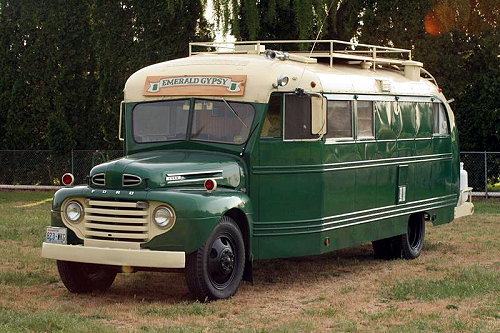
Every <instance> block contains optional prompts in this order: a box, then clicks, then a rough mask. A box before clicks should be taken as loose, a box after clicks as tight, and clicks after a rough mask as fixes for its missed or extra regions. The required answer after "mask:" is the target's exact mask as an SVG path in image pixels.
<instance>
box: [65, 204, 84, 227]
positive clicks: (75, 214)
mask: <svg viewBox="0 0 500 333" xmlns="http://www.w3.org/2000/svg"><path fill="white" fill-rule="evenodd" d="M65 213H66V218H67V219H68V220H69V221H70V222H73V223H78V222H80V220H81V219H82V217H83V207H82V205H80V203H78V202H77V201H71V202H70V203H69V204H68V205H67V206H66V211H65Z"/></svg>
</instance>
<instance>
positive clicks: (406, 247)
mask: <svg viewBox="0 0 500 333" xmlns="http://www.w3.org/2000/svg"><path fill="white" fill-rule="evenodd" d="M424 238H425V220H424V215H423V214H415V215H411V216H410V218H409V219H408V231H407V232H406V234H404V235H401V250H402V251H401V252H402V256H403V258H404V259H416V258H418V257H419V256H420V252H422V249H423V248H424Z"/></svg>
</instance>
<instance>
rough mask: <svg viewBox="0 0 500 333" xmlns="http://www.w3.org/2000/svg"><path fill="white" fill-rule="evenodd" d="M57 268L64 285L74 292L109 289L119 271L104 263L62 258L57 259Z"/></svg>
mask: <svg viewBox="0 0 500 333" xmlns="http://www.w3.org/2000/svg"><path fill="white" fill-rule="evenodd" d="M57 270H58V271H59V276H60V277H61V280H62V282H63V284H64V286H65V287H66V288H67V289H68V290H69V291H71V292H72V293H86V292H91V291H94V290H100V291H105V290H108V289H109V287H111V285H112V284H113V281H114V280H115V277H116V273H117V272H116V271H114V270H112V269H110V268H108V267H105V266H102V265H96V264H85V263H79V262H72V261H62V260H58V261H57Z"/></svg>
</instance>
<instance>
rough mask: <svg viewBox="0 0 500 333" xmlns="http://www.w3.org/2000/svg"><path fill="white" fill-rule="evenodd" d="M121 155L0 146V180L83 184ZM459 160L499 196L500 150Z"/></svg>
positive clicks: (482, 192)
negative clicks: (69, 179) (68, 177)
mask: <svg viewBox="0 0 500 333" xmlns="http://www.w3.org/2000/svg"><path fill="white" fill-rule="evenodd" d="M122 156H123V151H121V150H73V151H70V152H67V153H56V152H52V151H50V150H0V184H1V185H9V186H11V185H36V186H58V185H60V184H61V176H62V175H63V174H64V173H66V172H71V173H72V174H73V175H74V176H75V183H76V184H81V183H84V182H85V178H86V177H87V175H88V174H89V173H90V169H92V167H93V166H95V165H97V164H100V163H103V162H107V161H111V160H113V159H116V158H119V157H122ZM460 160H461V161H462V162H464V169H465V170H466V171H467V172H468V174H469V186H471V187H473V189H474V190H473V194H474V195H479V196H486V197H488V196H500V152H461V153H460Z"/></svg>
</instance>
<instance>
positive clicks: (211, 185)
mask: <svg viewBox="0 0 500 333" xmlns="http://www.w3.org/2000/svg"><path fill="white" fill-rule="evenodd" d="M205 188H206V189H207V191H208V193H210V192H212V191H214V190H215V189H217V182H216V181H215V179H212V178H210V179H207V180H205Z"/></svg>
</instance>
